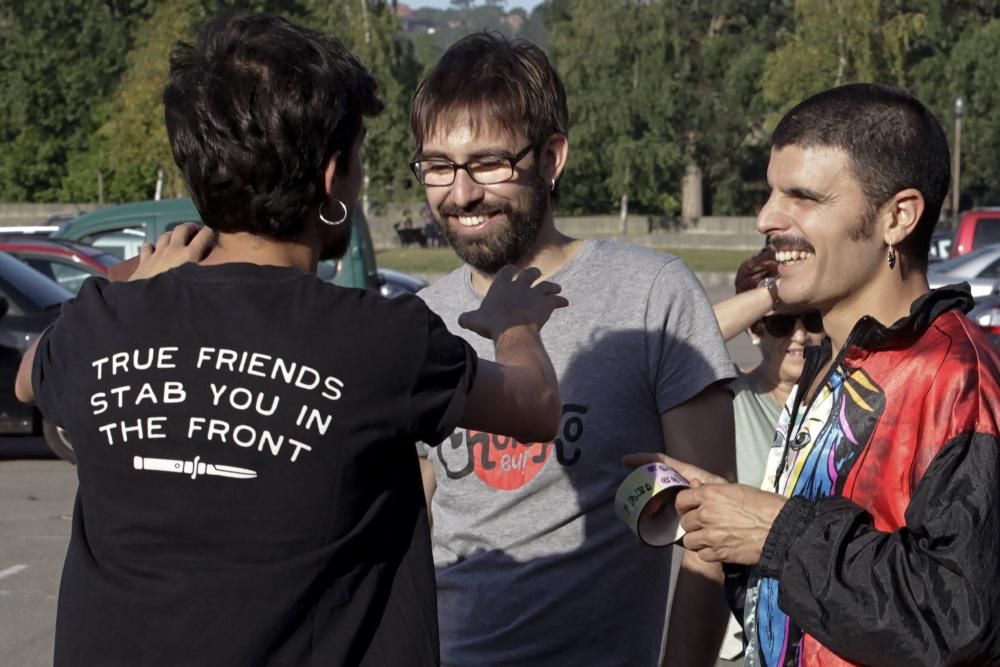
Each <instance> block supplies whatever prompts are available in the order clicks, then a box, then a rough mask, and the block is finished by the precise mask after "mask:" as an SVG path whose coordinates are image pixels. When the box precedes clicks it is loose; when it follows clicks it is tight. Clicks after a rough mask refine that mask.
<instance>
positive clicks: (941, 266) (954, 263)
mask: <svg viewBox="0 0 1000 667" xmlns="http://www.w3.org/2000/svg"><path fill="white" fill-rule="evenodd" d="M996 252H997V248H996V246H987V247H985V248H979V249H977V250H973V251H972V252H970V253H969V254H967V255H959V256H958V257H952V258H951V259H946V260H944V261H943V262H938V263H937V264H935V265H934V268H932V269H931V270H932V271H934V272H935V273H947V272H948V271H954V270H955V269H959V268H961V267H963V266H965V265H966V264H968V263H969V262H972V261H974V260H977V259H979V258H980V257H982V256H983V255H985V254H987V253H996Z"/></svg>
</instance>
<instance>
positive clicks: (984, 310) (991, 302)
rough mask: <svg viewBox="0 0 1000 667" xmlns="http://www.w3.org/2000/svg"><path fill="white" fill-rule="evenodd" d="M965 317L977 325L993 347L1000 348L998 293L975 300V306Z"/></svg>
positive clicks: (999, 299)
mask: <svg viewBox="0 0 1000 667" xmlns="http://www.w3.org/2000/svg"><path fill="white" fill-rule="evenodd" d="M998 287H1000V285H998ZM995 289H996V288H995ZM966 317H968V318H969V319H970V320H972V321H973V322H975V323H976V324H978V325H979V328H980V329H982V330H983V333H985V334H986V337H987V338H989V339H990V341H991V342H992V343H993V346H994V347H997V348H1000V293H997V292H994V293H993V294H987V295H986V296H983V297H980V298H978V299H976V305H975V306H974V307H973V308H972V310H970V311H969V312H968V314H967V315H966Z"/></svg>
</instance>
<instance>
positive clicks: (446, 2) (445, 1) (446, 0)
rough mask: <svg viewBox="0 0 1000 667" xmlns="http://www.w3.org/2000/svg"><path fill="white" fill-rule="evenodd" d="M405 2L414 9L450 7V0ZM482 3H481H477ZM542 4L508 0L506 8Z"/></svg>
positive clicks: (530, 7) (527, 0)
mask: <svg viewBox="0 0 1000 667" xmlns="http://www.w3.org/2000/svg"><path fill="white" fill-rule="evenodd" d="M401 2H402V3H403V4H406V5H409V6H410V7H412V8H413V9H417V8H420V7H432V8H434V9H450V8H451V2H450V0H401ZM476 4H481V3H478V2H477V3H476ZM540 4H542V0H507V5H506V9H507V10H511V9H514V8H515V7H520V8H521V9H526V10H528V11H529V12H530V11H531V10H532V9H534V8H535V7H536V6H538V5H540Z"/></svg>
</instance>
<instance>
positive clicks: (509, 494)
mask: <svg viewBox="0 0 1000 667" xmlns="http://www.w3.org/2000/svg"><path fill="white" fill-rule="evenodd" d="M551 279H552V280H553V281H555V282H558V283H559V284H560V285H562V293H563V295H565V296H566V297H567V298H568V299H569V302H570V306H569V307H568V308H564V309H561V310H558V311H556V312H555V313H554V314H553V315H552V318H551V319H550V320H549V322H548V323H547V324H546V325H545V327H544V329H543V330H542V339H543V341H544V343H545V348H546V350H548V352H549V355H550V357H551V358H552V362H553V364H554V366H555V369H556V372H557V374H558V376H559V385H560V393H561V397H562V401H563V417H562V423H561V425H560V429H559V434H558V436H557V437H556V439H555V440H554V441H553V442H551V443H541V444H539V443H532V444H522V443H519V442H516V441H514V440H512V439H511V438H507V437H498V436H495V435H490V434H485V433H478V432H467V431H465V430H464V429H459V430H457V431H456V432H455V433H454V434H453V435H452V436H451V438H450V439H449V440H446V441H445V442H443V443H442V444H441V445H440V446H438V447H437V448H436V449H431V448H427V447H426V446H420V453H421V455H423V456H428V457H429V460H430V461H431V462H432V463H433V465H434V472H435V476H436V478H437V490H436V492H435V494H434V499H433V502H432V517H433V522H434V523H433V545H434V562H435V566H436V569H437V581H438V613H439V619H440V629H441V653H442V662H443V664H444V665H463V666H465V665H475V666H476V667H486V666H488V665H517V666H518V667H528V666H532V665H538V666H539V667H558V666H559V665H566V666H567V667H580V666H581V665H602V666H603V665H629V666H639V667H642V666H644V665H655V664H657V660H658V658H659V655H660V652H661V648H662V646H661V644H662V635H663V622H664V617H665V615H666V601H667V589H668V585H669V571H670V552H671V550H670V549H656V548H652V547H646V546H642V545H640V544H639V542H638V541H637V540H636V538H635V537H633V536H632V535H631V533H629V531H628V528H627V527H626V526H625V524H623V523H622V522H621V521H619V520H618V519H617V518H616V516H615V513H614V508H613V498H614V494H615V490H616V488H617V487H618V485H619V483H620V482H621V481H622V480H623V479H624V478H625V476H626V475H627V474H628V472H629V471H628V469H627V468H625V467H624V466H623V465H622V463H621V459H622V456H623V455H625V454H628V453H631V452H644V451H663V449H664V445H663V435H662V429H661V426H660V414H661V413H663V412H665V411H666V410H669V409H670V408H673V407H675V406H677V405H679V404H681V403H684V402H685V401H687V400H688V399H690V398H692V397H693V396H695V395H696V394H698V393H699V392H700V391H701V390H702V389H704V388H705V387H706V386H708V385H710V384H712V383H714V382H716V381H719V380H726V379H729V378H731V377H733V375H734V372H733V371H734V369H733V365H732V362H731V361H730V359H729V355H728V354H727V352H726V349H725V346H724V344H723V342H722V337H721V335H720V333H719V327H718V324H717V323H716V320H715V316H714V314H713V312H712V307H711V305H710V304H709V302H708V299H707V298H706V296H705V291H704V289H703V288H702V286H701V284H700V283H699V282H698V281H697V279H696V278H695V277H694V274H692V273H691V271H690V270H689V269H688V268H687V266H685V264H684V263H683V262H682V261H681V260H679V259H677V258H676V257H673V256H670V255H665V254H661V253H657V252H654V251H651V250H648V249H644V248H639V247H636V246H633V245H630V244H624V243H618V242H614V241H593V240H589V241H584V242H583V244H582V247H581V248H580V250H579V252H578V253H577V255H576V256H575V257H574V258H573V259H572V260H571V261H570V262H568V263H567V264H566V266H564V267H563V268H562V269H561V270H560V271H558V272H557V273H555V274H554V275H552V276H551ZM420 295H421V296H422V297H423V298H424V299H425V300H426V302H427V303H428V305H429V306H430V307H431V308H432V309H433V310H435V311H436V312H437V313H438V314H440V315H441V317H442V318H443V319H444V321H445V323H446V324H447V325H448V327H449V328H450V329H451V331H452V332H453V333H457V334H460V335H463V336H465V338H466V339H467V340H468V341H469V342H470V343H471V344H472V345H473V347H474V348H475V350H476V352H477V353H478V354H479V355H480V357H483V358H485V359H493V358H494V355H493V345H492V343H491V342H490V341H488V340H485V339H483V338H480V337H478V336H476V335H475V334H472V333H471V332H468V331H465V330H462V329H460V328H459V327H458V324H457V321H458V316H459V314H461V313H462V312H464V311H467V310H472V309H475V308H477V307H478V306H479V303H480V301H481V296H480V295H478V294H477V293H476V292H475V291H474V290H473V289H472V283H471V271H470V270H469V268H468V267H462V268H460V269H458V270H456V271H455V272H453V273H451V274H450V275H448V276H446V277H444V278H442V279H441V280H440V281H438V282H437V283H435V284H434V285H432V286H431V287H429V288H427V289H425V290H423V291H422V292H421V293H420Z"/></svg>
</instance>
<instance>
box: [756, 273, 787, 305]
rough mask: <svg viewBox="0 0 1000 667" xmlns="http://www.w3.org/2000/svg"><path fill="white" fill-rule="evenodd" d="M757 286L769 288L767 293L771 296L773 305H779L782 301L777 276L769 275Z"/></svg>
mask: <svg viewBox="0 0 1000 667" xmlns="http://www.w3.org/2000/svg"><path fill="white" fill-rule="evenodd" d="M757 287H763V288H764V289H766V290H767V293H768V294H769V295H770V296H771V305H772V306H777V305H778V304H779V303H781V299H780V298H778V279H777V278H775V277H774V276H768V277H767V278H764V279H763V280H761V281H760V282H759V283H757Z"/></svg>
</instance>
